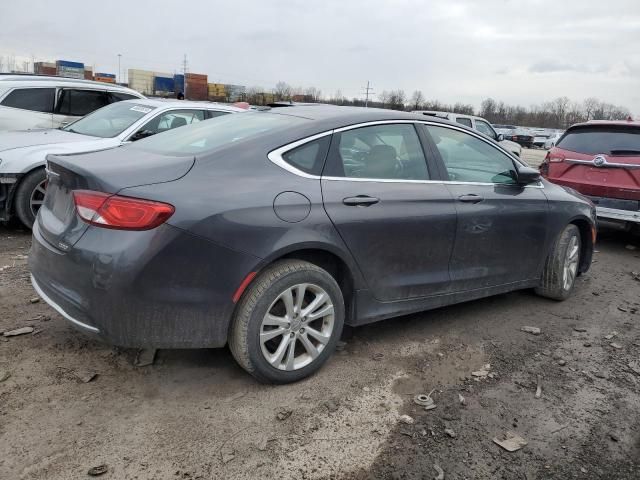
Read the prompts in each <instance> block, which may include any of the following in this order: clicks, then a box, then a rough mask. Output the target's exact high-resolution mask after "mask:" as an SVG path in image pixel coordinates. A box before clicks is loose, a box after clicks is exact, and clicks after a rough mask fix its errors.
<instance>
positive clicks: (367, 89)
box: [363, 80, 373, 108]
mask: <svg viewBox="0 0 640 480" xmlns="http://www.w3.org/2000/svg"><path fill="white" fill-rule="evenodd" d="M363 88H364V94H365V100H364V107H365V108H367V107H368V106H369V94H371V95H373V87H370V86H369V80H367V86H366V87H363Z"/></svg>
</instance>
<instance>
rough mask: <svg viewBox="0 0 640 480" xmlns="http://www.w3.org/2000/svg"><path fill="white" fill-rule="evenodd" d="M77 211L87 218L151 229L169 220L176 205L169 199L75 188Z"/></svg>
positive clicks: (99, 223)
mask: <svg viewBox="0 0 640 480" xmlns="http://www.w3.org/2000/svg"><path fill="white" fill-rule="evenodd" d="M73 201H74V203H75V205H76V211H77V212H78V215H79V216H80V218H81V219H82V220H84V221H85V222H87V223H89V224H91V225H95V226H97V227H103V228H115V229H119V230H150V229H152V228H155V227H157V226H158V225H161V224H162V223H164V222H166V221H167V219H168V218H169V217H170V216H171V215H173V212H174V211H175V208H173V205H169V204H167V203H161V202H154V201H151V200H143V199H140V198H132V197H121V196H118V195H111V194H108V193H102V192H93V191H90V190H74V192H73Z"/></svg>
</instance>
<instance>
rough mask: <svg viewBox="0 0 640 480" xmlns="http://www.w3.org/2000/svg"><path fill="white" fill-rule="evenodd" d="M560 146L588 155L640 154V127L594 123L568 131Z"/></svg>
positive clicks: (559, 143) (558, 144)
mask: <svg viewBox="0 0 640 480" xmlns="http://www.w3.org/2000/svg"><path fill="white" fill-rule="evenodd" d="M557 146H558V147H559V148H562V149H563V150H570V151H572V152H577V153H584V154H587V155H597V154H598V153H604V154H606V155H618V156H625V155H640V128H638V127H627V126H624V125H607V126H603V125H598V126H596V125H594V126H587V127H578V128H574V129H572V130H569V131H567V133H566V134H565V136H564V137H562V138H561V139H560V141H559V142H558V143H557Z"/></svg>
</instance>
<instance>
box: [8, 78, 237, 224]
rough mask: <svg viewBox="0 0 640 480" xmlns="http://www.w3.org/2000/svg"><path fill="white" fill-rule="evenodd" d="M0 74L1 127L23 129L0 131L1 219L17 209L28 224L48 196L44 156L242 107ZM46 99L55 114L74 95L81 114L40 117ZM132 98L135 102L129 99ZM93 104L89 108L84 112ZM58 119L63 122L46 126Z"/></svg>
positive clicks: (108, 144) (107, 144)
mask: <svg viewBox="0 0 640 480" xmlns="http://www.w3.org/2000/svg"><path fill="white" fill-rule="evenodd" d="M0 80H1V81H0V92H4V93H0V126H1V125H5V126H7V125H18V126H19V127H20V128H22V129H21V130H18V129H16V130H15V131H13V130H12V131H5V132H0V221H7V220H9V219H10V218H11V217H13V216H14V215H15V216H17V217H18V218H19V219H20V221H21V222H22V223H23V224H24V225H25V226H27V227H29V228H31V226H32V225H33V222H34V220H35V218H36V215H37V213H38V210H39V209H40V207H41V205H42V203H43V201H44V195H45V191H46V185H47V179H46V174H45V159H46V157H47V155H49V154H54V153H55V154H77V153H82V152H92V151H98V150H104V149H108V148H113V147H117V146H120V145H123V144H126V143H130V142H134V141H137V140H140V139H142V138H145V137H148V136H151V135H155V134H157V133H161V132H164V131H167V130H171V129H174V128H177V127H180V126H184V125H190V124H192V123H197V122H200V121H202V120H207V119H210V118H214V117H217V116H219V115H225V114H228V113H238V112H243V111H244V110H243V109H241V108H236V107H232V106H228V105H221V104H215V103H205V102H184V101H170V100H148V99H144V97H142V96H141V95H139V94H137V93H136V92H133V91H132V90H129V89H126V88H123V87H118V86H112V85H106V84H99V87H98V86H96V85H95V84H96V83H98V82H89V81H84V80H80V81H78V80H73V81H71V80H67V79H64V78H61V79H59V80H58V79H55V80H52V79H48V78H46V77H45V78H43V77H33V78H31V77H27V79H24V78H23V77H20V79H19V80H14V79H13V77H0ZM56 82H57V83H56ZM105 85H106V86H105ZM2 89H4V90H2ZM34 92H35V93H34ZM43 92H49V93H47V94H46V95H44V94H43ZM56 92H57V93H56ZM134 94H135V95H134ZM99 95H102V96H103V97H104V98H103V99H102V100H103V101H101V102H97V103H96V102H94V100H95V98H96V97H97V96H99ZM116 95H117V96H116ZM45 98H46V99H47V102H48V101H52V102H54V103H53V105H54V106H53V109H52V111H54V112H59V111H60V108H59V107H58V106H57V105H59V104H60V103H64V102H65V101H66V99H71V101H72V106H73V108H72V110H71V111H72V112H73V113H74V114H78V116H75V115H74V116H73V117H68V116H61V115H58V114H56V113H48V114H47V115H48V118H47V119H46V121H43V117H42V115H43V112H42V110H44V104H41V103H39V102H42V101H43V99H45ZM130 98H131V99H135V100H128V99H130ZM87 99H92V100H91V101H88V100H87ZM108 100H113V101H111V102H108ZM56 102H57V103H56ZM92 102H93V103H92ZM105 102H106V103H105ZM114 102H117V103H114ZM105 104H106V106H104V105H105ZM100 107H102V108H100ZM32 109H39V111H36V110H32ZM89 110H90V111H91V112H92V113H89V114H88V115H86V116H84V117H80V116H79V115H80V114H82V115H85V114H86V113H88V111H89ZM57 124H59V125H60V126H59V128H51V127H48V128H44V127H43V125H57ZM27 128H29V129H30V130H27ZM0 129H1V128H0Z"/></svg>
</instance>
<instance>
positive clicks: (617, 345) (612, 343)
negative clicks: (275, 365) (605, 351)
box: [609, 342, 622, 350]
mask: <svg viewBox="0 0 640 480" xmlns="http://www.w3.org/2000/svg"><path fill="white" fill-rule="evenodd" d="M609 345H610V346H612V347H613V348H615V349H616V350H620V349H621V348H622V345H620V344H619V343H616V342H611V343H610V344H609Z"/></svg>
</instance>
